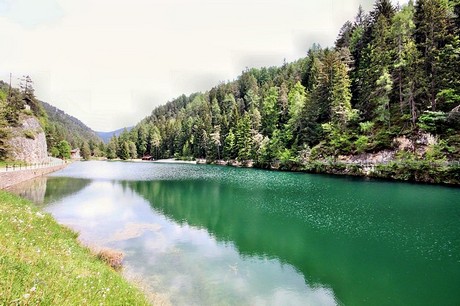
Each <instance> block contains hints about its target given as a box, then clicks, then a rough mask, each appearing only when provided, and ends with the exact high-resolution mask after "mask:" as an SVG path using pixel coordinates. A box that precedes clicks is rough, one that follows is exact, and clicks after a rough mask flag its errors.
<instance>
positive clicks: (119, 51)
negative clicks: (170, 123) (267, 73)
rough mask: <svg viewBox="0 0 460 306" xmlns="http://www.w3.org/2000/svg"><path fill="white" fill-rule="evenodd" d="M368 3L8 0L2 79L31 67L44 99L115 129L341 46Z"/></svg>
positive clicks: (0, 4) (2, 12)
mask: <svg viewBox="0 0 460 306" xmlns="http://www.w3.org/2000/svg"><path fill="white" fill-rule="evenodd" d="M394 2H395V3H396V1H394ZM402 2H407V1H401V3H402ZM359 4H362V5H363V7H364V9H366V10H369V9H370V8H371V7H372V5H373V1H372V0H322V1H317V0H314V1H313V0H265V1H262V0H225V1H224V0H161V1H160V0H131V1H126V0H125V1H120V0H0V37H1V38H0V39H1V42H2V43H1V48H0V79H3V80H5V81H6V80H7V79H8V76H9V73H10V72H11V73H12V74H13V81H14V80H15V79H17V78H19V77H20V76H22V75H26V74H28V75H30V76H31V77H32V79H33V80H34V83H35V84H34V86H35V90H36V95H37V97H38V98H39V99H41V100H44V101H47V102H48V103H50V104H52V105H55V106H56V107H58V108H60V109H62V110H64V111H65V112H67V113H68V114H70V115H72V116H75V117H77V118H79V119H80V120H82V121H83V122H84V123H85V124H87V125H88V126H90V127H91V128H92V129H94V130H99V131H111V130H114V129H118V128H121V127H125V126H131V125H134V124H136V123H137V122H138V121H139V120H141V119H142V118H144V117H146V116H147V115H149V114H150V113H151V111H152V109H153V108H154V107H155V106H157V105H160V104H164V103H166V102H167V101H168V100H171V99H172V98H175V97H177V96H179V95H181V94H182V93H185V94H190V93H192V92H195V91H205V90H207V89H210V88H211V87H212V86H214V85H217V84H218V83H219V82H220V81H227V80H233V79H235V78H236V77H237V76H238V74H239V73H241V71H242V70H243V69H244V68H245V67H261V66H273V65H281V64H282V62H283V59H284V58H286V60H287V61H292V60H295V59H297V58H299V57H302V56H305V55H306V52H307V50H308V48H309V47H310V46H311V45H312V44H313V43H314V42H316V43H320V44H321V45H322V46H330V45H332V44H333V42H334V40H335V38H336V36H337V33H338V31H339V29H340V27H341V26H342V24H343V23H344V22H345V21H346V20H351V19H353V18H354V16H355V14H356V12H357V9H358V6H359Z"/></svg>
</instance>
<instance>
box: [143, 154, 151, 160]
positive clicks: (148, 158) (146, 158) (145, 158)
mask: <svg viewBox="0 0 460 306" xmlns="http://www.w3.org/2000/svg"><path fill="white" fill-rule="evenodd" d="M142 160H153V157H152V156H150V155H145V156H142Z"/></svg>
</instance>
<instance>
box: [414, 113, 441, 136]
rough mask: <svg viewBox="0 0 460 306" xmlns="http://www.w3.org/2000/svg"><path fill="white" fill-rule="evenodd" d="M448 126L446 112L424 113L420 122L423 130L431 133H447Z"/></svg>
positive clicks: (419, 124)
mask: <svg viewBox="0 0 460 306" xmlns="http://www.w3.org/2000/svg"><path fill="white" fill-rule="evenodd" d="M446 125H447V114H446V113H444V112H432V111H426V112H424V113H423V114H422V115H421V116H420V118H419V122H418V126H419V128H420V129H421V130H423V131H425V132H429V133H434V134H439V133H442V132H443V131H445V129H446Z"/></svg>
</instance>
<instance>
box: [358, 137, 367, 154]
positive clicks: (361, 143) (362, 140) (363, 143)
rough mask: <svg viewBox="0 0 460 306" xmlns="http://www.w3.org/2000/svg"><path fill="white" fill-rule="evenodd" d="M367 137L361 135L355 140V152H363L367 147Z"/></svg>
mask: <svg viewBox="0 0 460 306" xmlns="http://www.w3.org/2000/svg"><path fill="white" fill-rule="evenodd" d="M368 144H369V137H368V136H365V135H361V136H359V137H358V139H356V140H355V147H356V153H363V152H365V151H366V149H367V148H368Z"/></svg>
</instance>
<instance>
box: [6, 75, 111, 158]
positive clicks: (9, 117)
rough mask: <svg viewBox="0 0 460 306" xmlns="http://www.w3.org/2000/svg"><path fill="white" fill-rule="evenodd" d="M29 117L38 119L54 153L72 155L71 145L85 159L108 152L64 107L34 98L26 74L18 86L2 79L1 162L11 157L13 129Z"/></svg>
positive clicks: (49, 147)
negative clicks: (9, 145)
mask: <svg viewBox="0 0 460 306" xmlns="http://www.w3.org/2000/svg"><path fill="white" fill-rule="evenodd" d="M26 106H28V107H26ZM27 116H34V117H36V118H37V119H38V120H39V122H40V125H41V127H42V128H43V130H44V131H45V135H46V142H47V148H48V151H49V153H50V154H51V155H52V156H55V157H60V158H70V150H71V148H79V149H80V150H81V153H82V156H83V157H84V158H85V159H89V158H90V157H91V156H93V157H100V156H104V155H105V146H104V144H103V143H102V140H101V139H100V138H99V137H98V136H97V135H96V134H95V132H94V131H92V130H91V129H90V128H89V127H87V126H86V125H84V124H83V123H82V122H81V121H80V120H78V119H76V118H74V117H72V116H69V115H67V114H66V113H64V112H63V111H62V110H60V109H58V108H56V107H54V106H51V105H49V104H47V103H45V102H42V101H39V100H38V99H37V98H36V97H35V93H34V88H33V82H32V79H31V78H30V77H29V76H24V77H22V78H21V79H20V86H19V88H15V87H12V86H10V85H9V84H7V83H5V82H3V81H0V161H4V160H8V159H9V156H8V151H9V149H10V148H9V147H8V141H7V140H8V138H9V137H11V135H10V132H11V130H10V128H14V127H16V126H19V125H21V122H22V119H24V118H26V117H27ZM25 136H26V137H27V135H25ZM30 137H32V135H30Z"/></svg>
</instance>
